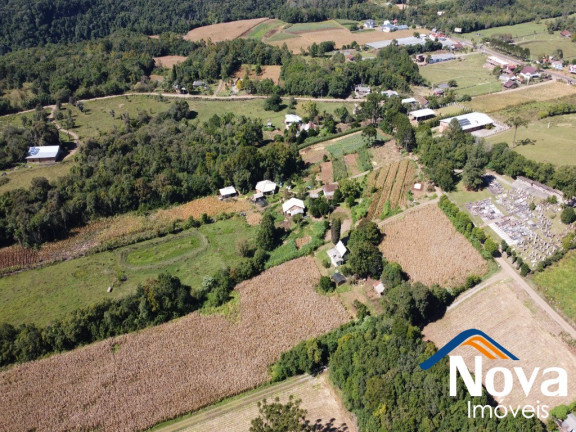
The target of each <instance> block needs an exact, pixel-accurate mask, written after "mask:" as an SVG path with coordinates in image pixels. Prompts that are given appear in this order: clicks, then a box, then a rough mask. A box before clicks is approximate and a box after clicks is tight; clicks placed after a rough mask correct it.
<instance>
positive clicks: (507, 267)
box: [496, 258, 576, 340]
mask: <svg viewBox="0 0 576 432" xmlns="http://www.w3.org/2000/svg"><path fill="white" fill-rule="evenodd" d="M496 262H498V264H500V267H502V270H503V271H504V272H506V273H507V275H508V276H509V277H511V278H512V279H513V280H514V282H516V283H517V284H518V285H519V286H520V287H521V288H522V289H523V290H524V291H526V293H527V294H528V295H529V296H530V297H531V298H532V300H534V303H536V304H537V305H538V306H539V307H540V308H541V309H542V310H543V311H544V312H546V313H547V314H548V316H549V317H550V318H552V319H553V320H554V321H556V322H557V323H558V325H560V327H561V328H562V330H563V331H565V332H566V333H568V334H569V335H570V336H571V337H572V338H573V339H575V340H576V329H575V328H574V327H572V326H571V325H570V324H569V323H568V322H567V321H566V320H565V319H564V318H563V317H562V316H561V315H560V314H559V313H558V312H556V311H555V310H554V308H552V306H550V305H549V304H548V302H546V300H544V299H543V298H542V297H540V295H539V294H538V293H537V292H536V291H534V289H533V288H532V287H531V286H530V285H529V284H528V282H526V281H525V280H524V278H523V277H522V276H520V275H519V274H518V273H517V272H516V270H515V269H514V268H513V267H512V265H511V264H510V263H509V262H508V261H507V260H506V259H505V258H496Z"/></svg>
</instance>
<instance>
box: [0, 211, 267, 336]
mask: <svg viewBox="0 0 576 432" xmlns="http://www.w3.org/2000/svg"><path fill="white" fill-rule="evenodd" d="M120 221H123V222H124V223H125V224H126V225H128V226H130V225H129V224H131V223H132V222H135V223H136V229H138V222H139V221H138V220H135V221H130V220H129V219H127V218H122V219H120ZM120 229H122V228H120ZM256 231H257V227H253V226H250V225H248V224H247V223H246V222H245V221H244V220H243V219H242V218H239V217H236V218H232V219H228V220H223V221H218V222H215V223H213V224H208V225H202V226H201V227H200V228H198V229H190V230H187V231H183V232H181V233H179V234H170V235H167V236H164V237H159V238H153V239H151V240H146V241H143V242H140V243H136V244H134V245H130V246H125V247H122V248H118V249H115V250H113V251H108V252H101V253H96V254H91V255H87V256H85V257H82V258H77V259H72V260H69V261H63V262H60V263H56V264H52V265H49V266H46V267H43V268H39V269H33V270H28V271H24V272H20V273H15V274H12V275H10V276H4V277H2V278H0V316H1V317H2V321H6V322H9V323H11V324H14V325H18V324H21V323H35V324H37V325H47V324H49V323H50V322H51V321H53V320H54V319H59V318H63V317H65V316H67V315H68V314H69V313H70V312H72V311H73V310H75V309H78V308H80V307H88V306H90V305H92V304H95V303H98V302H101V301H103V300H105V299H118V298H121V297H124V296H126V295H128V294H130V293H132V292H134V291H135V290H136V287H137V286H138V284H139V283H142V282H145V281H146V280H147V279H150V278H154V277H156V276H158V274H159V273H160V272H162V271H167V272H168V273H170V274H172V275H174V276H177V277H179V278H180V279H181V280H182V282H183V283H184V284H186V285H190V286H191V287H192V289H193V290H196V289H199V288H200V287H201V285H202V280H203V278H204V276H205V275H212V274H214V273H215V272H216V271H217V270H219V269H221V268H224V267H225V266H233V265H234V264H235V263H237V262H239V261H240V259H241V258H240V257H239V255H238V254H237V252H236V242H237V240H238V239H240V238H245V239H248V240H249V239H251V238H253V237H254V236H255V235H256ZM108 232H111V231H110V229H108ZM97 233H98V231H97V232H96V235H97ZM48 252H50V250H49V249H48ZM122 276H125V277H126V280H125V281H124V282H120V280H119V279H120V278H121V277H122ZM109 286H112V287H113V288H114V289H113V290H112V292H111V293H108V292H107V288H108V287H109Z"/></svg>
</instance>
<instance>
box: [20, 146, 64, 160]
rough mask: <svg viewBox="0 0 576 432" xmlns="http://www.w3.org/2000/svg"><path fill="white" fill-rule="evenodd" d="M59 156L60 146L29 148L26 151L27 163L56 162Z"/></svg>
mask: <svg viewBox="0 0 576 432" xmlns="http://www.w3.org/2000/svg"><path fill="white" fill-rule="evenodd" d="M58 156H60V146H43V147H30V149H29V150H28V156H27V157H26V161H27V162H39V163H47V162H56V160H57V159H58Z"/></svg>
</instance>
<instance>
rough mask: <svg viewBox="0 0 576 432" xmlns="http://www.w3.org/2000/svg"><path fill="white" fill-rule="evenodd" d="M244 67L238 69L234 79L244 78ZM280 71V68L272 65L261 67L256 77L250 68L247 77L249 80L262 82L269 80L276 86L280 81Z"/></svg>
mask: <svg viewBox="0 0 576 432" xmlns="http://www.w3.org/2000/svg"><path fill="white" fill-rule="evenodd" d="M246 69H247V68H246V66H243V67H241V68H240V70H239V71H238V72H236V73H235V74H234V77H235V78H244V76H245V75H246ZM281 70H282V66H277V65H272V66H262V73H261V74H260V75H257V74H256V72H255V71H254V69H253V68H250V71H249V74H248V77H249V78H250V79H251V80H256V79H259V80H264V79H271V80H272V81H274V84H278V81H279V80H280V72H281Z"/></svg>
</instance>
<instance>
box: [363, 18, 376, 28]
mask: <svg viewBox="0 0 576 432" xmlns="http://www.w3.org/2000/svg"><path fill="white" fill-rule="evenodd" d="M374 27H375V24H374V20H373V19H369V20H366V21H364V28H365V29H373V28H374Z"/></svg>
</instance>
